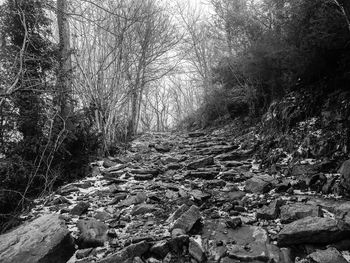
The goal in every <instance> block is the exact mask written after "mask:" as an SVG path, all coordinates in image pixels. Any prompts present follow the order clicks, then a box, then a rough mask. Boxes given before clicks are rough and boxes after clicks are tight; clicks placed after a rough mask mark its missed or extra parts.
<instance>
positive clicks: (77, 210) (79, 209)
mask: <svg viewBox="0 0 350 263" xmlns="http://www.w3.org/2000/svg"><path fill="white" fill-rule="evenodd" d="M89 207H90V204H89V203H87V202H79V203H78V204H77V205H76V206H74V207H73V208H72V210H71V211H70V213H71V214H72V215H76V216H81V215H82V214H84V213H86V212H87V211H88V209H89Z"/></svg>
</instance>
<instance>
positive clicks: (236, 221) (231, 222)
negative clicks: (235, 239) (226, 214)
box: [226, 217, 242, 229]
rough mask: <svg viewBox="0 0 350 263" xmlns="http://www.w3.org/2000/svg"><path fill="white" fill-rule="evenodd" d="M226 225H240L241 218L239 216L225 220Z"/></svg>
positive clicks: (233, 226)
mask: <svg viewBox="0 0 350 263" xmlns="http://www.w3.org/2000/svg"><path fill="white" fill-rule="evenodd" d="M226 225H227V227H228V228H232V229H236V228H237V227H240V226H242V219H241V218H240V217H233V218H231V219H229V220H227V221H226Z"/></svg>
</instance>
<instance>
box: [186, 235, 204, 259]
mask: <svg viewBox="0 0 350 263" xmlns="http://www.w3.org/2000/svg"><path fill="white" fill-rule="evenodd" d="M188 252H189V254H190V255H191V256H192V257H193V258H194V259H195V260H197V262H200V263H201V262H205V260H206V256H205V252H204V249H203V247H202V246H201V245H200V244H199V243H198V242H197V241H196V240H195V239H194V238H190V243H189V246H188Z"/></svg>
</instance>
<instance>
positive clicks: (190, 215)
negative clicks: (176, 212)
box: [170, 205, 201, 233]
mask: <svg viewBox="0 0 350 263" xmlns="http://www.w3.org/2000/svg"><path fill="white" fill-rule="evenodd" d="M200 219H201V213H200V211H199V208H198V207H197V206H195V205H193V206H191V207H190V209H188V210H187V211H186V212H184V213H183V214H182V215H181V216H180V217H179V218H178V219H177V220H176V221H175V222H174V223H173V224H172V226H171V227H170V230H173V229H175V228H180V229H183V230H184V231H185V233H188V232H189V231H190V230H191V229H192V227H193V226H194V224H195V223H196V222H198V221H199V220H200Z"/></svg>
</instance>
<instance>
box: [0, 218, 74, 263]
mask: <svg viewBox="0 0 350 263" xmlns="http://www.w3.org/2000/svg"><path fill="white" fill-rule="evenodd" d="M74 251H75V249H74V243H73V241H72V238H71V236H70V234H69V231H68V229H67V227H66V226H65V223H64V221H63V220H60V219H59V216H58V215H53V214H51V215H45V216H41V217H39V218H37V219H35V220H34V221H32V222H28V223H26V224H24V225H22V226H19V227H18V228H16V229H14V230H12V231H10V232H9V233H7V234H3V235H1V236H0V261H1V262H2V263H14V262H18V263H19V262H20V263H39V262H40V263H51V262H55V263H65V262H67V260H68V259H69V258H70V257H71V256H72V255H73V254H74Z"/></svg>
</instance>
